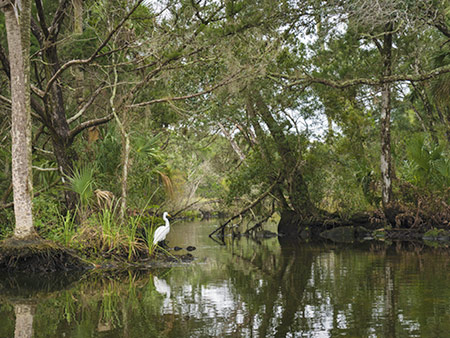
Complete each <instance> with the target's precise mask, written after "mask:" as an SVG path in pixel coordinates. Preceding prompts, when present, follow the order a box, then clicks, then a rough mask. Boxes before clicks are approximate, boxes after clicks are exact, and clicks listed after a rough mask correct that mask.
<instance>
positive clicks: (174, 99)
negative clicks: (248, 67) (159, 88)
mask: <svg viewBox="0 0 450 338" xmlns="http://www.w3.org/2000/svg"><path fill="white" fill-rule="evenodd" d="M237 74H238V73H237V72H236V73H234V74H233V75H232V76H230V77H229V78H227V79H226V80H224V81H222V82H219V83H217V84H216V85H214V86H212V87H211V88H208V89H205V90H203V91H201V92H198V93H194V94H189V95H184V96H175V97H165V98H161V99H154V100H151V101H146V102H141V103H135V104H132V105H130V106H128V107H129V108H137V107H143V106H148V105H151V104H155V103H162V102H170V101H181V100H187V99H192V98H194V97H197V96H202V95H205V94H208V93H211V92H212V91H214V90H216V89H217V88H219V87H223V86H225V85H227V84H228V83H230V82H232V81H233V79H234V78H235V77H236V75H237Z"/></svg>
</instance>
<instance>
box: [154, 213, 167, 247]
mask: <svg viewBox="0 0 450 338" xmlns="http://www.w3.org/2000/svg"><path fill="white" fill-rule="evenodd" d="M167 216H170V215H169V213H167V212H164V214H163V220H164V221H165V222H166V225H161V226H160V227H159V228H158V229H156V231H155V234H154V235H153V245H155V244H158V243H159V242H162V241H164V240H165V239H166V236H167V234H168V233H169V231H170V223H169V220H168V219H167Z"/></svg>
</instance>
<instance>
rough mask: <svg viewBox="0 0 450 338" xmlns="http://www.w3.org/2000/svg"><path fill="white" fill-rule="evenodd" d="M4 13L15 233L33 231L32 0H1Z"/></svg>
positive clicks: (19, 234) (21, 234) (27, 234)
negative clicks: (30, 56) (9, 94)
mask: <svg viewBox="0 0 450 338" xmlns="http://www.w3.org/2000/svg"><path fill="white" fill-rule="evenodd" d="M0 6H1V7H3V11H4V13H5V24H6V33H7V39H8V47H9V60H10V71H11V101H12V107H11V135H12V182H13V193H14V215H15V222H16V224H15V230H14V236H15V237H18V238H25V237H28V236H30V235H32V234H34V227H33V216H32V196H33V184H32V182H33V181H32V172H31V107H30V77H29V74H30V72H29V70H30V60H29V49H30V19H31V0H22V1H21V6H20V7H19V6H18V5H17V4H15V2H14V1H11V2H6V1H0Z"/></svg>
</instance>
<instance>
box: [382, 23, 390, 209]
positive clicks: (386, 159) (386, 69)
mask: <svg viewBox="0 0 450 338" xmlns="http://www.w3.org/2000/svg"><path fill="white" fill-rule="evenodd" d="M391 31H392V24H388V25H386V33H385V35H384V41H383V48H382V49H381V51H380V52H381V54H382V57H383V75H384V77H388V76H390V75H391V73H392V32H391ZM380 122H381V157H380V160H381V179H382V185H381V198H382V203H383V208H384V209H385V210H386V209H387V208H389V206H390V204H391V202H392V161H391V85H390V83H388V82H385V83H384V84H383V88H382V91H381V121H380Z"/></svg>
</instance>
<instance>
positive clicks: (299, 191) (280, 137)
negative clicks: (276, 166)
mask: <svg viewBox="0 0 450 338" xmlns="http://www.w3.org/2000/svg"><path fill="white" fill-rule="evenodd" d="M253 94H254V97H255V106H256V109H257V111H258V114H259V115H260V116H261V118H262V120H263V121H264V123H265V124H266V125H267V127H268V128H269V131H270V135H271V136H272V138H273V139H274V141H275V144H276V147H277V151H278V154H279V155H280V157H281V159H282V161H283V168H282V171H283V177H284V179H285V182H286V186H287V191H286V192H287V194H288V197H289V202H290V204H291V206H292V209H294V211H295V212H296V213H297V215H299V216H301V217H307V216H311V215H314V214H316V211H317V210H316V208H315V206H314V204H313V203H312V202H311V199H310V196H309V191H308V185H307V184H306V181H305V178H304V176H303V172H302V170H301V168H300V165H299V164H300V157H301V154H300V150H299V149H294V148H293V147H292V145H291V144H290V143H289V140H288V139H287V137H286V135H285V134H284V131H283V127H282V126H280V125H279V124H278V122H277V121H276V120H275V119H274V117H273V116H272V113H271V112H270V111H269V107H267V105H266V104H265V103H264V101H263V98H262V97H261V95H260V94H259V93H257V92H255V93H253Z"/></svg>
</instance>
